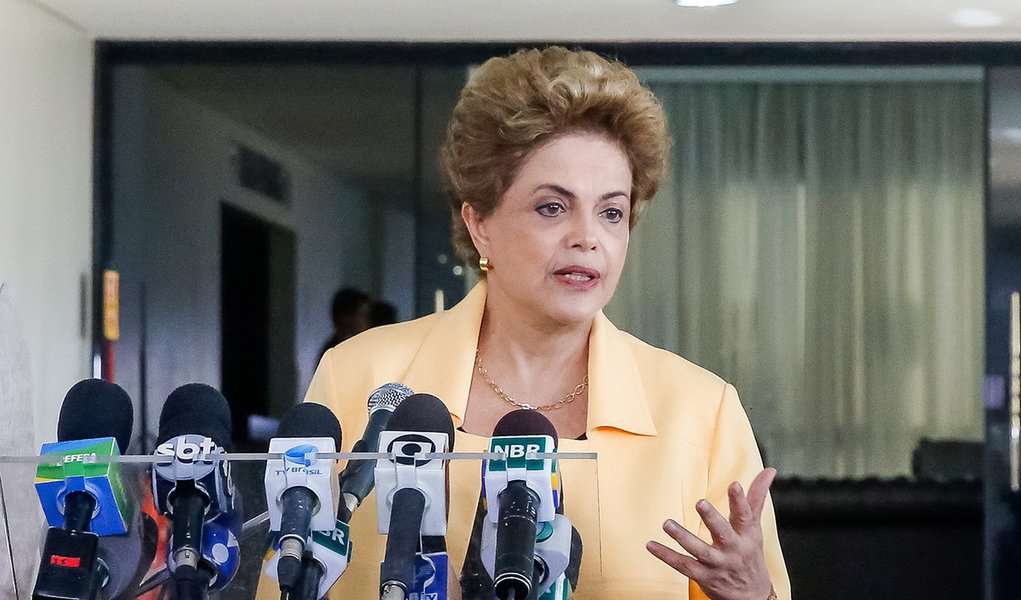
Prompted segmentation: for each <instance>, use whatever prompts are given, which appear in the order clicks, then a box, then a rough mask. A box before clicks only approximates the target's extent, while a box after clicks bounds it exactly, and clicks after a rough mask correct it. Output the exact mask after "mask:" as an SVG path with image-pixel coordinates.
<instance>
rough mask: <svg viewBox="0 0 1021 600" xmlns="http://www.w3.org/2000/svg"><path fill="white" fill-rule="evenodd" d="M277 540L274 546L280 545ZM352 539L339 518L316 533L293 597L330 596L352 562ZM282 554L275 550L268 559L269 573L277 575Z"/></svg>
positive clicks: (314, 599)
mask: <svg viewBox="0 0 1021 600" xmlns="http://www.w3.org/2000/svg"><path fill="white" fill-rule="evenodd" d="M277 545H278V544H277V542H276V540H275V539H274V540H273V541H272V546H274V547H275V546H277ZM351 545H352V544H351V538H350V536H349V530H348V525H347V523H345V522H343V521H340V520H337V521H336V523H335V526H334V527H333V528H332V529H329V530H317V531H313V532H312V542H311V544H306V549H305V552H304V555H303V556H302V560H301V576H300V577H299V579H298V581H297V583H296V584H295V585H294V587H293V588H292V593H291V596H292V597H294V596H296V597H297V598H298V599H299V600H317V599H319V598H324V597H326V593H327V592H328V591H329V590H330V588H331V587H333V584H334V583H336V582H337V580H338V579H340V576H341V575H343V574H344V571H345V570H346V569H347V565H348V563H350V562H351ZM279 562H280V553H279V552H275V551H273V552H271V553H270V555H269V559H268V560H267V561H266V569H265V573H266V575H268V576H270V577H273V578H276V577H277V569H278V564H279Z"/></svg>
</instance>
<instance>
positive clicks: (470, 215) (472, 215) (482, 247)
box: [461, 202, 489, 256]
mask: <svg viewBox="0 0 1021 600" xmlns="http://www.w3.org/2000/svg"><path fill="white" fill-rule="evenodd" d="M461 218H462V219H464V224H465V226H467V227H468V235H470V236H471V238H472V243H473V244H475V249H476V250H478V251H479V254H480V255H482V256H488V255H489V231H488V229H489V228H488V223H487V222H486V219H484V218H483V217H482V215H480V214H479V211H477V210H475V208H474V207H473V206H472V205H471V204H468V203H467V202H463V203H462V204H461Z"/></svg>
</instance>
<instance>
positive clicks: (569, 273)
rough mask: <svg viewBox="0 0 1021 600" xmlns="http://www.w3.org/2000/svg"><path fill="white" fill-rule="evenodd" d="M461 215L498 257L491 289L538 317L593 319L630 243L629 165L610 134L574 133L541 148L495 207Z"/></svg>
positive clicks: (478, 243)
mask: <svg viewBox="0 0 1021 600" xmlns="http://www.w3.org/2000/svg"><path fill="white" fill-rule="evenodd" d="M464 207H465V208H464V209H463V210H462V215H463V216H464V217H465V221H466V223H467V224H468V230H469V231H470V232H471V234H472V239H473V240H474V242H475V247H476V248H478V250H479V252H480V254H481V255H482V256H486V257H489V260H490V263H491V264H492V265H493V268H492V270H491V271H489V273H488V275H487V277H488V280H489V294H490V295H495V297H494V299H495V300H501V301H506V302H505V303H506V304H509V305H510V306H511V307H512V308H513V309H518V310H525V311H528V313H529V314H530V315H531V316H532V317H539V318H540V319H544V320H548V321H551V322H552V323H555V324H560V325H569V324H576V323H583V322H587V321H590V320H591V319H592V318H593V317H594V316H595V315H596V313H597V312H598V311H600V310H602V308H603V307H604V306H605V305H606V303H607V302H609V300H610V297H611V296H613V291H614V289H615V288H616V287H617V282H618V281H619V280H620V273H621V270H622V269H623V268H624V258H625V256H626V255H627V247H628V236H629V231H628V217H629V216H630V215H629V213H630V210H631V168H630V165H629V164H628V160H627V157H626V156H625V155H624V153H623V152H622V151H621V149H620V148H619V147H618V146H617V144H615V143H613V142H611V141H610V140H608V139H607V138H605V137H603V136H600V135H597V134H591V133H577V134H569V135H565V136H563V137H559V138H556V139H555V140H553V141H551V142H549V143H547V144H546V145H545V146H542V147H540V148H539V149H538V150H535V151H534V152H533V153H532V154H531V155H530V156H529V157H528V158H526V159H525V162H524V163H523V164H522V166H521V169H520V171H519V172H518V175H517V178H516V179H515V180H514V182H513V183H512V184H511V186H510V188H508V189H507V191H506V193H504V195H503V198H501V200H500V203H499V205H498V206H497V208H496V209H495V210H494V211H493V212H492V214H490V215H489V216H487V217H484V218H479V217H478V213H476V212H475V211H474V210H473V209H472V208H471V207H470V206H469V205H468V204H465V205H464Z"/></svg>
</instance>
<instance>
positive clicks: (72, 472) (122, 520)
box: [32, 379, 138, 600]
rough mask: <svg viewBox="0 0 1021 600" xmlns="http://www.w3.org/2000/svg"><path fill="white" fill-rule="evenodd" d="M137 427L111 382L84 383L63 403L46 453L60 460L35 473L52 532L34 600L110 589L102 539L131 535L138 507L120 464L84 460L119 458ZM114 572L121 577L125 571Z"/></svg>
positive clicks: (94, 594)
mask: <svg viewBox="0 0 1021 600" xmlns="http://www.w3.org/2000/svg"><path fill="white" fill-rule="evenodd" d="M132 421H133V409H132V405H131V399H130V398H129V397H128V394H127V393H126V392H125V391H124V390H123V389H121V387H120V386H118V385H116V384H114V383H110V382H108V381H103V380H101V379H86V380H84V381H80V382H78V383H76V384H75V385H74V386H72V387H71V389H70V390H68V392H67V395H66V396H65V397H64V402H63V404H62V405H61V407H60V416H59V418H58V422H57V439H58V441H57V442H55V443H50V444H44V445H43V448H42V454H44V455H53V456H54V458H59V459H60V462H59V463H58V464H56V465H47V464H41V465H40V466H39V469H38V470H37V483H36V490H37V493H38V495H39V500H40V502H41V503H42V507H43V511H44V513H46V516H47V521H48V522H49V523H50V525H51V527H50V528H49V529H48V530H47V532H46V540H45V542H44V546H43V557H42V564H41V565H40V568H39V572H38V574H37V576H36V584H35V588H34V590H33V593H32V596H33V598H35V599H38V600H44V599H69V598H75V599H77V598H95V597H97V595H98V594H99V593H100V590H101V588H102V587H103V586H104V585H106V584H108V583H109V581H110V578H111V566H113V567H120V565H117V564H116V563H113V562H111V561H107V560H104V556H101V554H100V536H108V535H117V534H124V533H126V532H127V527H128V522H130V521H131V519H132V518H133V517H134V516H135V514H134V513H136V512H137V508H138V507H137V506H135V505H134V504H133V500H134V499H133V498H130V497H128V496H127V495H126V494H125V493H124V489H123V486H122V483H121V474H120V469H119V465H117V464H103V463H96V464H88V465H86V461H88V460H91V458H90V457H94V458H98V457H99V456H105V457H111V456H117V455H119V454H120V452H119V450H120V449H121V448H126V447H127V445H128V444H129V443H130V440H131V429H132ZM115 571H116V572H115V575H117V576H119V575H120V574H121V572H122V569H120V568H116V569H115ZM110 589H111V588H107V592H109V591H110ZM104 597H105V596H104Z"/></svg>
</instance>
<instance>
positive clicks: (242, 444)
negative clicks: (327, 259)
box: [220, 204, 297, 451]
mask: <svg viewBox="0 0 1021 600" xmlns="http://www.w3.org/2000/svg"><path fill="white" fill-rule="evenodd" d="M220 217H221V219H220V222H221V255H220V256H221V265H220V266H221V271H220V272H221V276H220V277H221V288H220V299H221V305H220V306H221V308H220V310H221V321H220V323H221V325H220V327H221V336H222V337H221V339H222V342H221V349H222V351H221V356H222V360H221V369H222V382H223V384H222V385H223V394H224V396H226V397H227V401H228V402H229V403H230V409H231V415H232V416H233V427H234V445H235V447H236V449H237V450H252V451H254V450H258V449H260V448H261V447H262V446H264V445H265V444H264V443H263V444H260V443H257V442H255V441H253V440H252V436H251V435H250V433H251V432H250V431H249V427H248V425H249V417H251V416H252V415H269V416H275V417H279V416H280V415H281V414H282V413H283V412H284V411H286V410H287V408H288V407H289V406H291V405H292V404H294V401H295V390H296V385H297V375H296V369H295V363H294V356H295V351H294V344H295V342H294V340H295V301H294V298H295V290H294V280H295V240H294V233H293V232H291V231H290V230H287V229H284V228H283V227H280V226H278V225H274V224H272V223H268V222H266V221H263V220H261V219H259V218H258V217H256V216H254V215H252V214H250V213H247V212H244V211H242V210H239V209H237V208H234V207H232V206H230V205H228V204H221V209H220Z"/></svg>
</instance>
